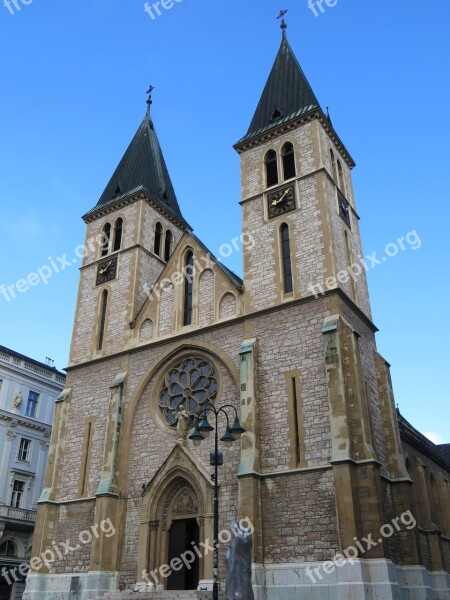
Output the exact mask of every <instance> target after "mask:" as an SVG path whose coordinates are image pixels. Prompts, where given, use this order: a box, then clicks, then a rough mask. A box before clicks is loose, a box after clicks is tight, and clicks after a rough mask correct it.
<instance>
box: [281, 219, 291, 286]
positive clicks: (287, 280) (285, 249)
mask: <svg viewBox="0 0 450 600" xmlns="http://www.w3.org/2000/svg"><path fill="white" fill-rule="evenodd" d="M280 237H281V256H282V260H283V285H284V293H285V294H290V293H291V292H292V290H293V287H292V264H291V245H290V243H289V227H288V226H287V225H286V223H283V224H282V225H281V227H280Z"/></svg>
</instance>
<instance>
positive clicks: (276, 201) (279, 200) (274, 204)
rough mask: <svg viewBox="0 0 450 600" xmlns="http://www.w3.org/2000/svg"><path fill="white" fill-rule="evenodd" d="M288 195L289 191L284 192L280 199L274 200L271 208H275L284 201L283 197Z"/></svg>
mask: <svg viewBox="0 0 450 600" xmlns="http://www.w3.org/2000/svg"><path fill="white" fill-rule="evenodd" d="M288 193H289V190H285V192H284V194H283V195H282V196H281V198H279V199H278V200H274V201H273V202H272V206H276V205H277V204H280V202H282V201H283V200H284V197H285V196H286V195H287V194H288Z"/></svg>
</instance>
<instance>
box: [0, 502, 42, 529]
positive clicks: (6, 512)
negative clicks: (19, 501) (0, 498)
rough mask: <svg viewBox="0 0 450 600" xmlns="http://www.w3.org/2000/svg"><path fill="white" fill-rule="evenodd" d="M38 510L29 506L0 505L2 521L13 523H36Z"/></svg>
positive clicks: (0, 518)
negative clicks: (28, 507) (30, 508)
mask: <svg viewBox="0 0 450 600" xmlns="http://www.w3.org/2000/svg"><path fill="white" fill-rule="evenodd" d="M36 513H37V511H36V510H29V509H27V508H14V507H13V506H0V521H9V522H11V523H17V524H23V523H29V524H30V525H34V523H35V522H36Z"/></svg>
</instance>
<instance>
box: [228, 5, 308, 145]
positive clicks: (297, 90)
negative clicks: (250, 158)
mask: <svg viewBox="0 0 450 600" xmlns="http://www.w3.org/2000/svg"><path fill="white" fill-rule="evenodd" d="M285 14H286V12H285V11H281V13H280V15H279V16H278V18H281V19H282V23H281V29H282V31H283V37H282V40H281V46H280V49H279V51H278V54H277V57H276V59H275V63H274V65H273V67H272V71H271V72H270V75H269V79H268V80H267V83H266V85H265V88H264V91H263V93H262V96H261V99H260V101H259V104H258V107H257V109H256V112H255V114H254V116H253V119H252V122H251V123H250V127H249V129H248V131H247V133H246V135H245V136H244V137H243V138H242V139H241V140H239V142H238V144H240V143H241V142H244V141H248V140H250V139H252V138H253V137H257V136H258V135H261V134H262V133H265V132H266V131H269V130H270V129H273V128H275V127H278V126H279V125H281V124H284V123H287V122H288V121H290V120H292V119H295V118H297V117H299V116H300V115H302V114H305V113H307V112H309V111H311V110H314V109H315V108H320V105H319V102H318V100H317V98H316V96H315V94H314V92H313V90H312V88H311V86H310V85H309V82H308V80H307V79H306V77H305V74H304V73H303V71H302V68H301V66H300V65H299V63H298V61H297V59H296V57H295V55H294V52H293V51H292V48H291V46H290V44H289V42H288V38H287V35H286V27H287V25H286V23H285V22H284V19H283V17H284V15H285Z"/></svg>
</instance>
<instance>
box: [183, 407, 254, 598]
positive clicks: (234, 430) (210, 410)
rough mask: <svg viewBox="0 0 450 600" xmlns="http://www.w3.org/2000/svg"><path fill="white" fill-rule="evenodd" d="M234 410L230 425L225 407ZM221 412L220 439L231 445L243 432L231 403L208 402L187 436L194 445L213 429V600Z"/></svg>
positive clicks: (216, 585)
mask: <svg viewBox="0 0 450 600" xmlns="http://www.w3.org/2000/svg"><path fill="white" fill-rule="evenodd" d="M228 408H229V409H231V410H233V411H234V423H233V425H231V427H230V418H229V416H228V413H227V411H226V409H228ZM221 413H223V414H224V415H225V418H226V420H227V428H226V431H225V433H224V434H223V436H222V437H221V438H220V441H221V442H223V443H224V444H226V445H231V444H232V443H233V442H234V441H236V437H237V436H240V435H241V433H244V432H245V429H244V428H243V427H242V426H241V424H240V422H239V418H238V414H237V410H236V409H235V407H234V406H232V405H231V404H225V405H224V406H221V407H220V408H218V409H217V408H215V407H214V406H213V405H212V404H208V405H207V406H205V408H204V409H203V410H202V412H201V414H200V418H201V421H200V422H197V424H196V426H195V429H194V432H193V433H192V434H191V435H190V436H189V439H190V440H192V441H193V442H194V444H195V445H196V446H198V445H200V443H201V442H202V440H204V439H206V438H207V437H208V436H209V434H210V433H211V431H214V452H211V455H210V464H211V466H213V467H214V554H213V600H218V598H219V482H218V467H219V466H220V465H222V464H223V454H222V452H219V428H218V422H219V416H220V414H221ZM209 414H213V415H214V421H215V427H213V426H212V425H211V424H210V422H209V421H208V415H209Z"/></svg>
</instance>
